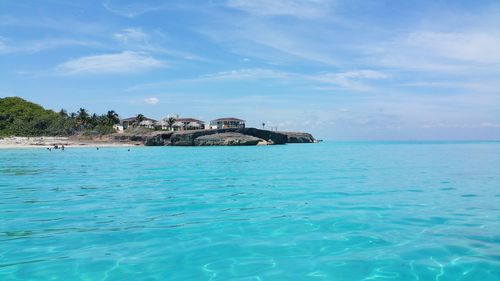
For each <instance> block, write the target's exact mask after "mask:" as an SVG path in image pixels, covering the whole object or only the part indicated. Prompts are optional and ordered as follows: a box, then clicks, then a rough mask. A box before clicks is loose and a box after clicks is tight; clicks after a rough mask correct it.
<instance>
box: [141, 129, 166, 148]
mask: <svg viewBox="0 0 500 281" xmlns="http://www.w3.org/2000/svg"><path fill="white" fill-rule="evenodd" d="M171 136H172V132H158V133H156V134H151V135H149V136H147V137H146V140H145V142H144V145H145V146H164V145H166V144H167V145H168V144H169V143H170V137H171Z"/></svg>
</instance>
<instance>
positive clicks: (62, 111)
mask: <svg viewBox="0 0 500 281" xmlns="http://www.w3.org/2000/svg"><path fill="white" fill-rule="evenodd" d="M59 116H61V117H62V118H67V117H68V112H67V111H66V110H65V109H64V108H61V110H60V111H59Z"/></svg>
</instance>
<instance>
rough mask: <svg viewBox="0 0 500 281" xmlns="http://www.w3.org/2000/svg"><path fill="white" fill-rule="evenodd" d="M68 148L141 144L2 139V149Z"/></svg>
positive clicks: (67, 139)
mask: <svg viewBox="0 0 500 281" xmlns="http://www.w3.org/2000/svg"><path fill="white" fill-rule="evenodd" d="M62 145H64V147H67V148H75V147H130V146H138V145H142V144H140V143H124V142H117V141H110V140H95V139H92V140H91V139H80V138H75V137H0V149H13V148H53V147H54V146H58V147H61V146H62Z"/></svg>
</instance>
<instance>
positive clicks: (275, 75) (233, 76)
mask: <svg viewBox="0 0 500 281" xmlns="http://www.w3.org/2000/svg"><path fill="white" fill-rule="evenodd" d="M292 75H293V74H291V73H288V72H282V71H276V70H272V69H262V68H249V69H238V70H231V71H222V72H216V73H210V74H206V75H202V76H201V77H200V79H197V80H249V79H252V80H253V79H285V78H288V77H290V76H292Z"/></svg>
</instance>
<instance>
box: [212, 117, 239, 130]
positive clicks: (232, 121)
mask: <svg viewBox="0 0 500 281" xmlns="http://www.w3.org/2000/svg"><path fill="white" fill-rule="evenodd" d="M226 128H245V120H241V119H238V118H234V117H229V118H219V119H215V120H212V121H210V129H226Z"/></svg>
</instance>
